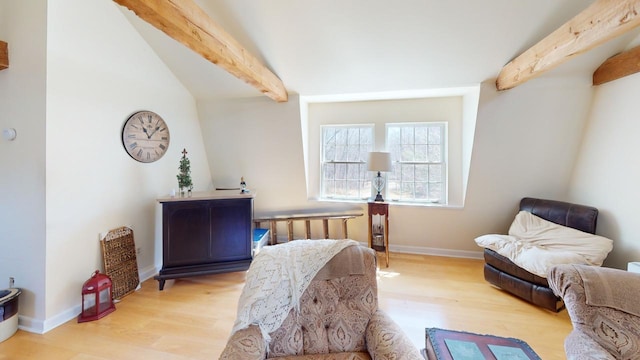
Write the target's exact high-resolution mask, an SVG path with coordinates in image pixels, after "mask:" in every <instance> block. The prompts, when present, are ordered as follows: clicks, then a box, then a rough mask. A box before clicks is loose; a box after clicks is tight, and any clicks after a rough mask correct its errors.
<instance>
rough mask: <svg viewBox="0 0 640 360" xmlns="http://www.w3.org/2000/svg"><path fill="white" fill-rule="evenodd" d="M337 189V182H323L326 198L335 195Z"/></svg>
mask: <svg viewBox="0 0 640 360" xmlns="http://www.w3.org/2000/svg"><path fill="white" fill-rule="evenodd" d="M335 187H336V182H335V181H333V180H325V181H324V182H323V187H322V193H323V194H325V196H331V195H334V194H335V191H336V190H335Z"/></svg>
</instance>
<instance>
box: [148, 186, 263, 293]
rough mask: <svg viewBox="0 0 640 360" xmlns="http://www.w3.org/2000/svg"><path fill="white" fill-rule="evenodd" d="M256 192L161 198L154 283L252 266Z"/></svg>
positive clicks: (244, 268)
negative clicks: (159, 247)
mask: <svg viewBox="0 0 640 360" xmlns="http://www.w3.org/2000/svg"><path fill="white" fill-rule="evenodd" d="M254 196H255V194H253V193H250V194H241V193H240V191H238V190H216V191H212V192H203V193H193V194H192V196H191V197H165V198H161V199H158V202H160V203H162V269H161V270H160V272H159V274H158V275H156V276H155V279H156V280H158V282H159V288H160V290H162V289H163V288H164V283H165V281H166V280H167V279H176V278H181V277H187V276H196V275H206V274H216V273H222V272H232V271H241V270H246V269H248V268H249V265H250V264H251V259H252V258H251V246H252V241H253V231H252V224H253V223H252V218H253V198H254Z"/></svg>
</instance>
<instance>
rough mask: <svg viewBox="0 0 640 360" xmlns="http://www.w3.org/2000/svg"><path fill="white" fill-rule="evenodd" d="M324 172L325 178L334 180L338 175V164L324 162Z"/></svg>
mask: <svg viewBox="0 0 640 360" xmlns="http://www.w3.org/2000/svg"><path fill="white" fill-rule="evenodd" d="M322 173H323V174H324V178H325V179H328V180H333V179H334V178H335V176H336V166H335V165H334V164H324V165H323V166H322Z"/></svg>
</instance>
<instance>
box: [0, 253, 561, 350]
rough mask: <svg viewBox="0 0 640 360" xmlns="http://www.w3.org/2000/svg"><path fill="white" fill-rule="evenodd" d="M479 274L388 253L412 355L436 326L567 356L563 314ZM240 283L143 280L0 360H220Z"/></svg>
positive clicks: (386, 280)
mask: <svg viewBox="0 0 640 360" xmlns="http://www.w3.org/2000/svg"><path fill="white" fill-rule="evenodd" d="M378 261H379V263H381V261H384V260H383V258H382V254H381V255H380V257H379V259H378ZM482 267H483V262H482V261H480V260H475V259H457V258H447V257H438V256H426V255H410V254H394V253H392V254H391V258H390V265H389V267H388V268H385V267H383V268H382V269H380V271H379V274H378V293H379V306H380V308H382V309H383V310H385V311H386V312H387V313H388V314H389V315H390V316H391V317H392V318H393V319H394V320H395V321H396V322H397V323H398V324H399V325H400V326H401V327H402V328H403V329H404V331H405V332H406V333H407V335H408V336H409V338H410V339H411V340H412V341H413V343H414V344H415V346H416V347H418V348H423V347H424V338H425V328H427V327H440V328H446V329H453V330H463V331H471V332H476V333H483V334H493V335H498V336H507V337H515V338H519V339H522V340H524V341H526V342H527V343H528V344H529V345H530V346H531V347H532V348H533V349H534V350H535V351H536V352H537V353H538V355H540V357H541V358H542V359H563V358H565V353H564V348H563V343H564V338H565V337H566V336H567V335H568V334H569V332H570V331H571V323H570V320H569V317H568V315H567V312H566V311H565V310H563V311H562V312H560V313H552V312H549V311H547V310H543V309H540V308H538V307H536V306H533V305H531V304H529V303H526V302H524V301H522V300H519V299H517V298H515V297H513V296H511V295H509V294H507V293H505V292H503V291H502V290H499V289H497V288H495V287H493V286H491V285H489V284H488V283H487V282H486V281H484V278H483V270H482ZM244 279H245V274H244V272H236V273H229V274H217V275H209V276H201V277H192V278H185V279H178V280H175V281H167V283H166V285H165V289H164V291H158V284H157V282H156V281H154V280H147V281H145V282H144V283H143V284H142V287H141V289H140V290H138V291H136V292H134V293H132V294H130V295H128V296H126V297H124V298H123V299H122V301H121V302H119V303H117V304H116V308H117V310H116V311H115V312H114V313H112V314H110V315H108V316H106V317H105V318H103V319H100V320H98V321H92V322H87V323H82V324H78V323H77V322H76V321H69V322H68V323H66V324H63V325H62V326H59V327H58V328H56V329H54V330H52V331H50V332H48V333H46V334H43V335H38V334H32V333H28V332H25V331H21V330H18V332H17V333H16V335H14V336H13V337H11V338H9V339H8V340H6V341H4V342H2V343H0V360H5V359H47V360H49V359H53V360H57V359H71V360H104V359H125V360H126V359H136V360H137V359H167V360H185V359H217V358H218V357H219V355H220V353H221V352H222V349H223V348H224V346H225V344H226V342H227V338H228V336H229V334H230V331H231V328H232V327H233V322H234V320H235V317H236V311H237V301H238V298H239V296H240V292H241V291H242V286H243V284H244Z"/></svg>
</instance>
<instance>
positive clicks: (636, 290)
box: [548, 265, 640, 360]
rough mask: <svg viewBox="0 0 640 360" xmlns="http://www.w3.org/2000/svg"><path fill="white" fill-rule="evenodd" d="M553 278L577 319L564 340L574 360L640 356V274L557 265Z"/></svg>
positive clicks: (551, 273)
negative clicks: (639, 297) (639, 298)
mask: <svg viewBox="0 0 640 360" xmlns="http://www.w3.org/2000/svg"><path fill="white" fill-rule="evenodd" d="M548 280H549V286H550V287H551V289H553V291H554V292H555V293H556V294H557V295H558V296H560V297H561V298H562V299H563V300H564V304H565V306H566V308H567V311H568V312H569V317H570V318H571V323H572V324H573V331H572V332H571V333H570V334H569V336H567V338H566V339H565V342H564V346H565V352H566V354H567V359H568V360H591V359H593V360H595V359H611V360H614V359H616V360H617V359H640V302H638V294H640V275H639V274H636V273H631V272H626V271H624V270H618V269H611V268H603V267H593V266H587V265H557V266H555V267H553V268H551V269H550V270H549V275H548Z"/></svg>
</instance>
